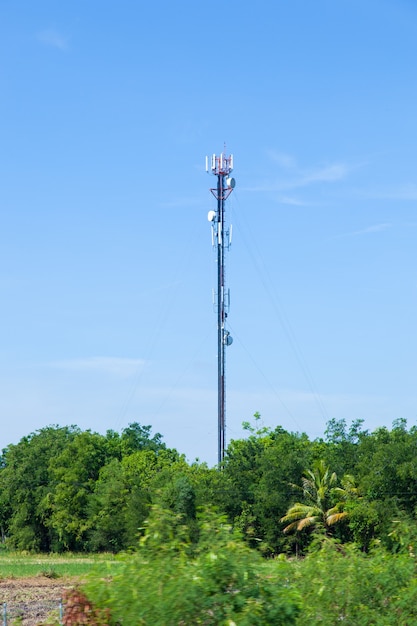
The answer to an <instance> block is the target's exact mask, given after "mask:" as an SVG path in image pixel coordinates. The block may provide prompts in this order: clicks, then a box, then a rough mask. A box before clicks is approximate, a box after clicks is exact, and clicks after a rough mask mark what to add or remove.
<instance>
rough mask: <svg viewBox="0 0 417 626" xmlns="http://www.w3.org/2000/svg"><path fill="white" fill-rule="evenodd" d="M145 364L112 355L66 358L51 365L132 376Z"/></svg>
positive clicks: (81, 370) (75, 369)
mask: <svg viewBox="0 0 417 626" xmlns="http://www.w3.org/2000/svg"><path fill="white" fill-rule="evenodd" d="M144 364H145V361H143V360H142V359H129V358H123V357H113V356H92V357H87V358H82V359H67V360H63V361H55V362H54V363H52V365H53V367H56V368H58V369H66V370H71V371H75V372H98V373H104V374H110V375H112V376H119V377H122V378H125V377H129V376H132V375H133V374H135V373H136V372H137V371H138V370H139V369H141V368H142V367H143V366H144Z"/></svg>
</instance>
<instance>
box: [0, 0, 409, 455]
mask: <svg viewBox="0 0 417 626" xmlns="http://www.w3.org/2000/svg"><path fill="white" fill-rule="evenodd" d="M0 54H1V59H2V60H1V63H0V90H1V98H0V145H1V152H0V155H1V156H0V159H1V162H0V165H1V184H0V207H1V227H0V288H1V296H2V297H1V302H2V305H1V309H0V337H1V341H0V415H1V422H2V428H1V434H0V446H1V447H5V446H6V445H8V444H9V443H15V442H17V441H18V440H19V439H20V437H22V436H24V435H26V434H28V433H30V432H33V431H35V430H37V429H39V428H41V427H43V426H46V425H49V424H60V425H64V424H77V425H79V426H80V427H81V428H83V429H86V428H90V429H92V430H96V431H99V432H105V431H106V430H107V429H115V430H119V431H120V430H121V429H122V428H124V427H125V426H126V425H127V424H128V423H129V422H132V421H139V422H140V423H142V424H151V425H152V427H153V430H154V431H157V432H160V433H162V435H163V436H164V440H165V441H166V443H167V444H168V445H169V446H173V447H176V448H177V449H178V450H179V451H180V452H183V453H185V454H186V456H187V458H188V459H189V460H193V459H194V458H196V457H197V458H199V459H201V460H205V461H207V462H208V463H209V464H210V465H213V464H215V462H216V459H217V330H216V323H217V321H216V315H215V314H214V312H213V305H212V288H213V287H215V284H216V263H215V253H214V252H213V250H212V248H211V234H210V225H209V223H208V221H207V212H208V211H209V210H211V209H214V208H215V206H214V205H215V200H214V198H213V197H212V196H211V194H210V192H209V188H210V186H212V185H213V184H214V182H215V181H214V178H213V177H210V176H208V175H207V174H206V173H205V156H206V154H211V153H213V152H214V153H217V154H219V153H220V152H221V151H222V150H223V149H224V145H225V144H226V152H227V153H233V155H234V168H235V169H234V176H235V178H236V181H237V186H236V189H235V191H234V192H233V194H232V195H231V196H230V199H229V200H228V202H227V219H228V221H229V222H231V223H232V224H233V242H232V248H231V250H230V252H228V253H227V257H226V263H227V267H226V271H227V283H228V286H229V287H230V290H231V309H230V314H229V329H230V331H231V334H232V335H233V337H234V343H233V345H232V346H231V347H230V348H228V350H227V438H228V440H230V439H231V438H237V437H241V436H242V429H241V424H242V422H243V421H244V420H250V419H251V417H252V415H253V414H254V413H255V412H256V411H259V412H260V413H261V415H262V419H263V422H264V424H265V425H267V426H271V427H275V426H276V425H282V426H283V427H284V428H286V429H287V430H291V431H298V432H301V431H305V432H307V433H308V434H309V435H310V436H311V437H318V436H322V435H323V434H324V430H325V427H326V422H327V421H328V420H329V419H331V418H337V419H340V418H345V419H346V420H347V422H348V423H349V422H350V421H351V420H354V419H363V420H364V421H365V427H367V428H369V429H371V430H373V429H375V428H377V427H378V426H382V425H386V426H388V427H390V426H391V424H392V422H393V420H395V419H397V418H405V419H407V420H408V424H409V425H410V426H411V425H413V424H415V423H416V417H417V390H416V385H415V382H416V374H417V366H416V354H417V338H416V332H415V323H416V319H417V267H416V245H415V242H416V240H417V210H416V208H417V168H416V164H417V115H416V111H417V82H416V75H417V5H416V4H415V3H414V2H412V1H408V0H377V1H376V0H375V1H374V0H366V1H365V2H364V0H360V1H359V0H338V1H337V2H335V1H334V0H332V1H330V0H327V1H326V0H317V2H314V3H313V2H311V1H310V0H293V1H292V2H286V1H283V0H275V1H272V0H268V1H266V0H260V1H259V2H256V3H252V2H251V3H249V2H242V0H240V1H239V2H238V1H237V0H236V1H235V0H230V1H225V2H224V3H222V4H220V5H211V4H209V3H199V2H195V0H194V1H193V2H191V1H188V0H178V1H177V2H175V3H174V2H168V1H167V0H166V1H161V0H156V1H155V2H153V3H145V2H136V1H133V0H132V1H127V0H122V1H121V2H118V3H114V2H108V1H103V0H101V1H100V2H98V1H96V0H89V2H85V1H81V0H71V2H56V1H52V0H49V1H46V0H38V1H37V2H33V1H31V0H26V1H23V0H1V1H0Z"/></svg>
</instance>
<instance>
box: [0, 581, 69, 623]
mask: <svg viewBox="0 0 417 626" xmlns="http://www.w3.org/2000/svg"><path fill="white" fill-rule="evenodd" d="M77 582H78V579H76V578H72V577H71V578H69V577H65V578H64V577H62V578H47V577H45V576H34V577H30V578H14V579H13V578H8V579H2V580H1V579H0V603H1V606H0V610H1V616H0V624H3V603H4V602H6V605H7V618H8V619H7V624H8V625H10V626H12V625H13V624H22V625H23V626H38V625H39V624H42V623H44V622H46V623H47V622H48V620H49V623H53V618H55V620H56V621H55V623H56V624H57V623H58V618H59V604H60V601H61V599H62V597H63V595H64V593H65V591H67V590H69V589H73V588H74V587H75V586H76V584H77Z"/></svg>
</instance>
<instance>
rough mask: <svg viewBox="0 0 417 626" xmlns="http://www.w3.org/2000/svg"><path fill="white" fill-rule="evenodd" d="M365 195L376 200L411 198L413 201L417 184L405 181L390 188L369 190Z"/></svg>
mask: <svg viewBox="0 0 417 626" xmlns="http://www.w3.org/2000/svg"><path fill="white" fill-rule="evenodd" d="M366 196H367V197H369V198H376V199H378V200H411V201H412V202H415V201H416V200H417V185H416V184H415V183H407V184H404V185H400V186H398V187H394V188H392V189H386V190H378V191H370V192H369V193H367V194H366Z"/></svg>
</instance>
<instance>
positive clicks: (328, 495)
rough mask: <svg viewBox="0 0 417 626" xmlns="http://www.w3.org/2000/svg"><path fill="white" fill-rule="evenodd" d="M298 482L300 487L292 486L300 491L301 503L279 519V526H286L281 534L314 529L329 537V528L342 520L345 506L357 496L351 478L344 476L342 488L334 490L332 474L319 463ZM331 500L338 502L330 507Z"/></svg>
mask: <svg viewBox="0 0 417 626" xmlns="http://www.w3.org/2000/svg"><path fill="white" fill-rule="evenodd" d="M301 482H302V487H299V486H298V485H292V486H293V487H296V488H297V489H301V491H302V492H303V496H304V500H305V502H296V503H295V504H293V505H292V506H291V507H290V508H289V509H288V511H287V513H286V515H284V517H282V518H281V522H284V523H287V522H289V524H288V525H287V526H286V527H285V528H284V533H288V532H291V531H293V530H297V531H301V530H303V529H305V528H310V527H315V528H319V529H322V530H324V531H325V532H326V534H329V529H330V526H333V525H334V524H337V523H338V522H340V521H341V520H343V519H346V517H347V512H346V511H345V510H344V505H345V503H346V502H347V501H348V500H351V499H353V498H354V497H355V496H357V489H356V487H355V482H354V479H353V477H352V476H348V475H347V476H345V477H344V479H343V480H342V487H337V486H336V483H337V476H336V474H335V472H333V473H330V470H329V468H328V467H327V465H326V464H325V462H324V461H323V460H321V461H318V462H317V463H315V465H314V466H313V469H312V470H306V471H305V472H304V474H303V477H302V479H301ZM335 496H337V497H338V498H339V500H338V502H337V503H336V504H335V505H333V506H330V503H331V500H332V499H333V500H334V497H335Z"/></svg>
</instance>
